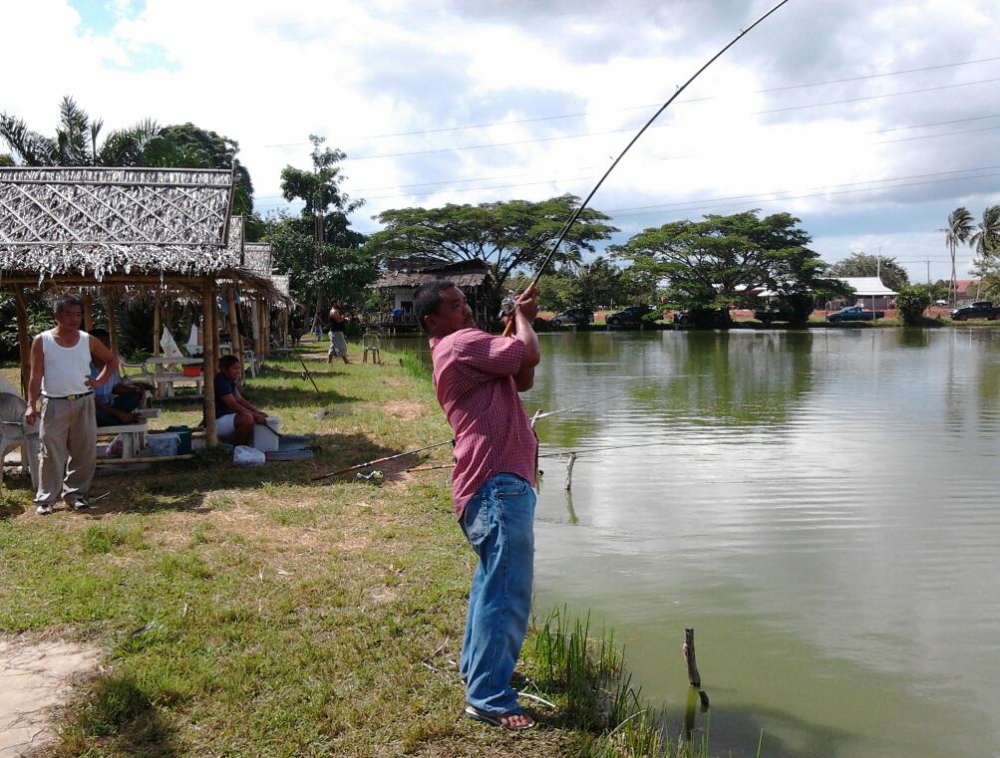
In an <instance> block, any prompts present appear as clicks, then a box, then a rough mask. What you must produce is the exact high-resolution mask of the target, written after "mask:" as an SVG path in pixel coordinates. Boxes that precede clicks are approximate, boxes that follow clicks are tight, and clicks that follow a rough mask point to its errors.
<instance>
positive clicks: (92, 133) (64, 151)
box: [0, 97, 160, 166]
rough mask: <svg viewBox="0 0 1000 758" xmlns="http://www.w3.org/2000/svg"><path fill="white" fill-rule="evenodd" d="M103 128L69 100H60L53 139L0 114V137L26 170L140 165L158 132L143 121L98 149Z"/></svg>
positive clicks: (111, 136) (151, 124)
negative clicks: (45, 167)
mask: <svg viewBox="0 0 1000 758" xmlns="http://www.w3.org/2000/svg"><path fill="white" fill-rule="evenodd" d="M103 128H104V122H103V121H102V120H101V119H91V118H90V116H89V115H88V114H87V112H86V111H85V110H83V109H82V108H81V107H80V106H79V105H77V104H76V101H74V100H73V98H71V97H64V98H63V101H62V103H61V104H60V105H59V125H58V126H57V127H56V136H55V138H52V137H46V136H45V135H42V134H39V133H38V132H33V131H31V130H30V129H29V128H28V126H27V124H26V123H25V122H24V120H23V119H18V118H15V117H14V116H11V115H9V114H6V113H4V114H0V137H2V138H3V140H4V141H5V142H6V143H7V145H8V146H9V148H10V151H11V153H12V155H13V157H14V159H15V160H16V161H17V162H18V163H21V164H23V165H27V166H135V165H141V162H142V154H143V150H144V149H145V146H146V145H147V144H148V142H149V140H151V139H152V138H153V137H155V136H156V135H157V134H158V133H159V131H160V128H159V127H158V126H157V125H156V123H155V122H153V121H150V120H148V119H147V120H146V121H143V122H140V123H139V124H136V125H135V126H133V127H131V128H130V129H119V130H117V131H114V132H111V134H109V135H108V137H107V139H105V140H104V142H103V143H101V144H100V145H98V137H99V136H100V134H101V130H102V129H103Z"/></svg>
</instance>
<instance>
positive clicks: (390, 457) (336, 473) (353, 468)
mask: <svg viewBox="0 0 1000 758" xmlns="http://www.w3.org/2000/svg"><path fill="white" fill-rule="evenodd" d="M451 443H452V440H445V441H444V442H435V443H434V444H433V445H427V446H426V447H419V448H417V449H416V450H407V451H406V452H405V453H396V454H395V455H387V456H385V457H384V458H376V459H375V460H372V461H365V462H364V463H356V464H354V465H353V466H348V467H347V468H342V469H337V470H336V471H332V472H330V473H329V474H320V475H319V476H314V477H312V481H314V482H316V481H319V480H320V479H329V478H330V477H331V476H340V475H341V474H347V473H350V472H351V471H357V470H358V469H361V468H367V467H368V466H375V465H377V464H379V463H385V462H386V461H391V460H393V459H395V458H402V457H403V456H405V455H416V454H417V453H422V452H423V451H424V450H430V449H431V448H435V447H441V446H442V445H450V444H451Z"/></svg>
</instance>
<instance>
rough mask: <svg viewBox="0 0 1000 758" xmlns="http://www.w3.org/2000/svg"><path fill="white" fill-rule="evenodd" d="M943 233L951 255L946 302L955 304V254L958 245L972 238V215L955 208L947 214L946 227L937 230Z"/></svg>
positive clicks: (956, 284) (956, 287) (964, 209)
mask: <svg viewBox="0 0 1000 758" xmlns="http://www.w3.org/2000/svg"><path fill="white" fill-rule="evenodd" d="M938 231H942V232H944V233H945V236H944V243H945V244H946V245H947V246H948V252H950V253H951V281H950V282H949V283H948V302H950V303H951V304H952V305H954V304H955V298H956V297H957V292H958V280H957V279H956V278H955V253H956V251H957V250H958V246H959V245H964V244H965V243H966V242H968V241H969V237H971V236H972V214H971V213H969V210H968V209H967V208H965V207H964V206H963V207H961V208H956V209H955V210H953V211H952V212H951V213H949V214H948V226H947V227H945V228H944V229H939V230H938Z"/></svg>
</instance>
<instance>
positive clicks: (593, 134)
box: [347, 78, 1000, 162]
mask: <svg viewBox="0 0 1000 758" xmlns="http://www.w3.org/2000/svg"><path fill="white" fill-rule="evenodd" d="M996 82H1000V78H995V79H981V80H978V81H975V82H961V83H958V84H948V85H943V86H940V87H926V88H923V89H915V90H905V91H902V92H889V93H884V94H881V95H868V96H865V97H856V98H848V99H844V100H830V101H827V102H822V103H809V104H807V105H790V106H786V107H782V108H768V109H765V110H760V111H751V112H750V113H749V114H747V115H750V116H766V115H771V114H775V113H790V112H792V111H800V110H810V109H814V108H825V107H829V106H833V105H849V104H851V103H863V102H871V101H872V100H882V99H886V98H892V97H905V96H909V95H923V94H927V93H928V92H940V91H942V90H947V89H956V88H959V87H972V86H977V85H980V84H995V83H996ZM684 124H685V122H680V121H675V122H671V123H668V124H654V125H653V126H652V127H651V128H652V129H665V128H667V127H676V126H682V125H684ZM634 131H635V127H634V126H628V127H623V128H621V129H610V130H607V131H603V132H581V133H579V134H561V135H557V136H553V137H534V138H532V139H523V140H511V141H508V142H485V143H481V144H478V145H457V146H455V145H452V146H450V147H438V148H428V149H423V150H406V151H403V152H398V153H373V154H371V155H360V156H354V157H348V158H347V162H352V161H354V162H359V161H371V160H385V159H387V158H408V157H412V156H415V155H435V154H439V153H452V152H462V151H465V150H488V149H491V148H497V147H517V146H520V145H531V144H540V143H544V142H562V141H564V140H571V139H583V138H586V137H605V136H608V135H612V134H623V133H632V132H634Z"/></svg>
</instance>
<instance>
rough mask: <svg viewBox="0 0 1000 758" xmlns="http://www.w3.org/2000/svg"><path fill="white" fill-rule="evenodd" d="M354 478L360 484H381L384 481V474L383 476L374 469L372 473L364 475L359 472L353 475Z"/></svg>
mask: <svg viewBox="0 0 1000 758" xmlns="http://www.w3.org/2000/svg"><path fill="white" fill-rule="evenodd" d="M354 478H355V479H358V480H360V481H362V482H370V483H371V484H381V483H382V480H383V479H385V474H383V473H382V472H381V471H379V470H378V469H374V470H373V471H369V472H368V473H367V474H364V473H362V472H360V471H359V472H358V473H357V474H355V475H354Z"/></svg>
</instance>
